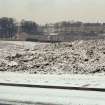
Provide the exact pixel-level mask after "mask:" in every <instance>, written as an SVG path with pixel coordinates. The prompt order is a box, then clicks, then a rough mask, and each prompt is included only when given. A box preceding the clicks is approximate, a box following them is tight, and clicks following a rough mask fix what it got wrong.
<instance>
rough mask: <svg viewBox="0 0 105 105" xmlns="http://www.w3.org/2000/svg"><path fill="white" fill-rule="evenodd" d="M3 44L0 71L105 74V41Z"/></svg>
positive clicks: (0, 53)
mask: <svg viewBox="0 0 105 105" xmlns="http://www.w3.org/2000/svg"><path fill="white" fill-rule="evenodd" d="M18 43H20V44H17V43H12V42H2V41H1V42H0V71H11V72H27V73H35V74H89V73H102V72H105V40H88V41H83V40H81V41H78V40H77V41H73V42H65V43H64V42H62V43H33V42H24V43H23V42H18Z"/></svg>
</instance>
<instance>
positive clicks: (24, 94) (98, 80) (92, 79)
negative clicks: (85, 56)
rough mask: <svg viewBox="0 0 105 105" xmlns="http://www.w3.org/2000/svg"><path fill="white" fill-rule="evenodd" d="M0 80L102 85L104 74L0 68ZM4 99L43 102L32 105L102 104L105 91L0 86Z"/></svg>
mask: <svg viewBox="0 0 105 105" xmlns="http://www.w3.org/2000/svg"><path fill="white" fill-rule="evenodd" d="M0 83H17V84H18V83H20V84H40V85H41V84H42V85H54V86H55V85H61V86H81V87H92V88H95V87H97V88H105V76H104V75H103V74H95V75H80V74H78V75H42V74H41V75H38V74H27V73H11V72H8V73H5V72H4V73H3V72H1V73H0ZM3 100H7V101H9V102H26V103H28V102H30V103H43V104H34V105H52V104H53V105H105V92H96V91H79V90H60V89H43V88H40V89H39V88H27V87H11V86H0V102H1V101H3ZM44 103H45V104H44ZM47 103H50V104H47ZM14 105H15V104H14ZM17 105H22V104H17Z"/></svg>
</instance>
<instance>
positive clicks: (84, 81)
mask: <svg viewBox="0 0 105 105" xmlns="http://www.w3.org/2000/svg"><path fill="white" fill-rule="evenodd" d="M104 81H105V75H103V74H95V75H85V74H84V75H80V74H78V75H77V74H76V75H73V74H72V75H70V74H69V75H67V74H66V75H42V74H27V73H12V72H7V73H6V72H0V83H19V84H35V85H36V84H37V85H38V84H42V85H54V86H55V85H59V86H75V87H78V86H80V87H92V88H96V87H97V88H105V82H104Z"/></svg>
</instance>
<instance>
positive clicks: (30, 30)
mask: <svg viewBox="0 0 105 105" xmlns="http://www.w3.org/2000/svg"><path fill="white" fill-rule="evenodd" d="M20 33H26V34H33V35H36V34H41V31H40V26H39V25H38V24H37V23H36V22H34V21H27V20H22V21H21V22H20V23H18V22H17V21H16V20H15V19H14V18H8V17H2V18H0V38H12V37H15V36H16V34H20Z"/></svg>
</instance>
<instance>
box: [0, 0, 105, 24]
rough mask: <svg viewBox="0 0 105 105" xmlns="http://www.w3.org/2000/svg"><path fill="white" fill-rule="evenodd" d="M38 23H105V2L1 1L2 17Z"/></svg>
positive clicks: (63, 0) (99, 0) (95, 0)
mask: <svg viewBox="0 0 105 105" xmlns="http://www.w3.org/2000/svg"><path fill="white" fill-rule="evenodd" d="M4 16H8V17H14V18H16V19H18V20H20V19H31V20H34V21H36V22H38V23H41V24H43V23H46V22H56V21H62V20H66V21H69V20H81V21H94V22H96V21H104V22H105V0H0V17H4Z"/></svg>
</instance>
